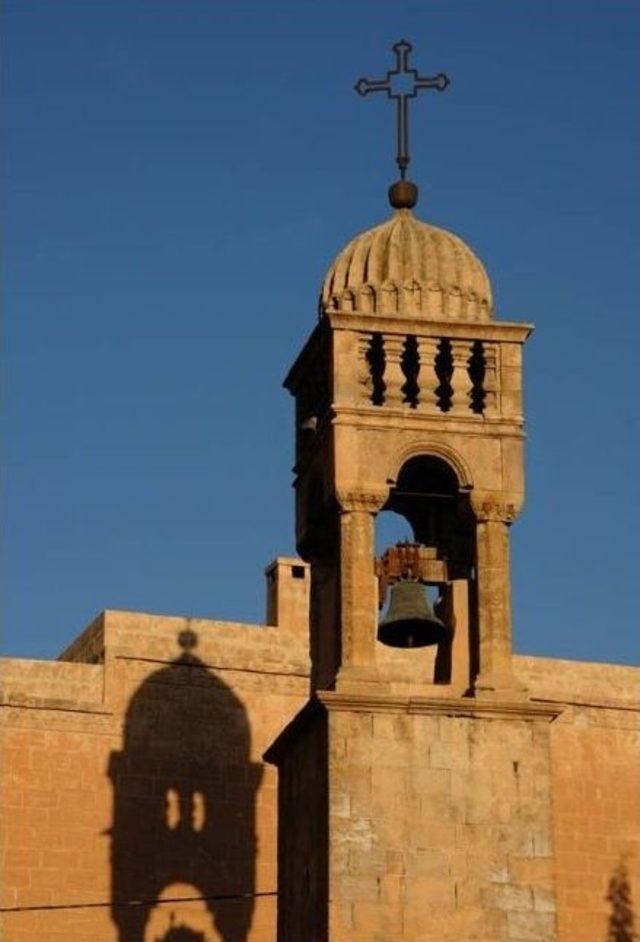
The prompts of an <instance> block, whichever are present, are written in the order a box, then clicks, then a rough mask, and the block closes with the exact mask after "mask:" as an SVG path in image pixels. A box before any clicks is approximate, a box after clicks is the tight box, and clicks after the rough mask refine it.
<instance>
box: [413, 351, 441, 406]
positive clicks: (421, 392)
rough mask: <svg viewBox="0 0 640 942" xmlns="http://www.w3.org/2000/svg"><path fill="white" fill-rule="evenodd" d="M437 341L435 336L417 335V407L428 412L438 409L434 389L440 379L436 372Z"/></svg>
mask: <svg viewBox="0 0 640 942" xmlns="http://www.w3.org/2000/svg"><path fill="white" fill-rule="evenodd" d="M439 343H440V341H439V340H438V338H437V337H418V357H419V360H420V370H419V373H418V407H419V408H420V409H426V410H428V411H429V412H436V411H438V397H437V396H436V389H437V388H438V386H439V385H440V380H439V379H438V374H437V373H436V356H437V354H438V344H439Z"/></svg>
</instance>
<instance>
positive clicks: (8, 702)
mask: <svg viewBox="0 0 640 942" xmlns="http://www.w3.org/2000/svg"><path fill="white" fill-rule="evenodd" d="M0 706H3V707H8V708H11V707H13V709H18V710H58V711H62V712H64V713H93V714H98V715H99V716H113V711H112V710H105V709H104V704H102V703H87V702H83V701H81V700H64V699H60V698H57V697H30V696H28V695H27V694H21V693H5V694H0Z"/></svg>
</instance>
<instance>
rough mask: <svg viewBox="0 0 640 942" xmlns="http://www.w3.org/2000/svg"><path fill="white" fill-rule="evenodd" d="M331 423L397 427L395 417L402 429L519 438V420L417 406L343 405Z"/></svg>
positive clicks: (383, 427) (521, 429)
mask: <svg viewBox="0 0 640 942" xmlns="http://www.w3.org/2000/svg"><path fill="white" fill-rule="evenodd" d="M332 413H333V419H332V425H334V426H335V425H349V426H366V427H367V428H381V429H387V428H393V429H397V428H398V419H402V428H403V429H416V430H420V431H424V430H425V429H429V430H431V429H432V430H433V431H434V432H438V433H439V434H442V432H443V430H444V429H445V428H446V431H447V432H458V431H460V432H464V434H465V435H485V436H486V435H487V433H489V434H491V433H495V434H496V435H500V436H501V437H502V438H505V437H509V438H518V439H523V438H524V437H525V433H524V431H523V424H524V423H523V421H522V419H503V418H497V417H496V418H488V417H485V416H481V415H473V414H471V413H470V414H469V416H464V417H461V416H456V417H455V418H454V417H452V416H449V415H448V414H446V413H441V412H438V413H435V412H421V411H420V410H418V409H409V408H406V409H390V408H388V407H387V406H366V405H360V406H357V407H355V406H343V405H334V406H333V407H332Z"/></svg>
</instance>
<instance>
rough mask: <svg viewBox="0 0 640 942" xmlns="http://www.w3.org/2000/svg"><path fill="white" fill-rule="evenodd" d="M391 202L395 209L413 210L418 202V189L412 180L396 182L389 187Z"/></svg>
mask: <svg viewBox="0 0 640 942" xmlns="http://www.w3.org/2000/svg"><path fill="white" fill-rule="evenodd" d="M389 202H390V203H391V205H392V206H393V208H394V209H413V207H414V206H415V205H416V203H417V202H418V187H417V186H416V185H415V183H411V181H410V180H396V182H395V183H392V184H391V186H390V187H389Z"/></svg>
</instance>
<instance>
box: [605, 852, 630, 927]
mask: <svg viewBox="0 0 640 942" xmlns="http://www.w3.org/2000/svg"><path fill="white" fill-rule="evenodd" d="M607 901H608V902H609V903H610V904H611V912H610V915H609V924H608V929H607V942H634V939H635V935H634V931H633V907H632V904H631V884H630V883H629V872H628V870H627V865H626V863H625V861H624V860H621V861H620V863H619V864H618V866H617V867H616V869H615V870H614V871H613V874H612V876H611V879H610V880H609V889H608V892H607Z"/></svg>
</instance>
